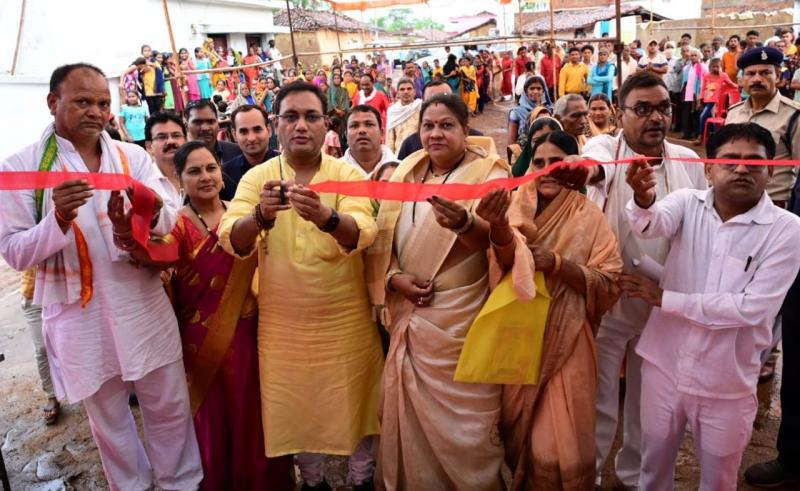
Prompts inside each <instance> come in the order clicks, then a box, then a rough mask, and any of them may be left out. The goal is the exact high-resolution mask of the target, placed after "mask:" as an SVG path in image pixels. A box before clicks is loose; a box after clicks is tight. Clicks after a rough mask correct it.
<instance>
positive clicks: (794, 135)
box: [725, 47, 800, 208]
mask: <svg viewBox="0 0 800 491" xmlns="http://www.w3.org/2000/svg"><path fill="white" fill-rule="evenodd" d="M782 63H783V53H782V52H781V51H780V50H778V49H776V48H766V47H764V48H754V49H749V50H747V51H745V52H744V53H743V54H742V56H740V57H739V60H738V61H737V62H736V64H737V65H738V67H739V68H741V69H742V71H743V74H742V80H743V83H744V89H745V90H746V91H747V93H748V94H750V98H749V99H747V100H746V101H743V102H740V103H738V104H735V105H733V106H731V108H730V109H729V110H728V117H727V118H725V123H726V124H727V123H747V122H751V123H757V124H759V125H761V126H763V127H764V128H766V129H767V130H769V132H770V133H772V137H773V138H774V139H775V147H776V152H775V159H793V160H800V128H799V127H800V124H798V116H797V115H800V103H797V102H794V101H793V100H792V99H789V98H788V97H784V96H782V95H781V94H780V92H778V88H777V86H776V84H777V81H778V70H779V69H780V66H781V64H782ZM796 175H797V170H796V168H794V167H777V168H776V169H775V173H774V174H773V176H772V180H771V181H770V182H769V184H767V193H769V197H770V198H772V201H773V202H774V203H775V204H776V205H777V206H780V207H781V208H786V204H787V202H788V201H789V197H790V195H791V191H792V186H794V181H795V176H796Z"/></svg>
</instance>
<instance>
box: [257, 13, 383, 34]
mask: <svg viewBox="0 0 800 491" xmlns="http://www.w3.org/2000/svg"><path fill="white" fill-rule="evenodd" d="M273 22H274V23H275V25H276V26H286V27H288V26H289V16H288V15H287V14H286V10H285V9H283V10H278V11H276V12H275V18H274V21H273ZM337 25H338V26H339V31H340V32H358V31H367V32H369V31H371V30H372V31H374V30H375V28H374V27H372V26H370V25H368V24H365V23H364V22H359V21H357V20H355V19H353V18H352V17H348V16H346V15H343V14H340V13H337V14H336V20H335V21H334V18H333V12H318V11H314V10H304V9H298V8H293V9H292V28H293V29H294V30H295V31H316V30H318V29H335V28H336V26H337Z"/></svg>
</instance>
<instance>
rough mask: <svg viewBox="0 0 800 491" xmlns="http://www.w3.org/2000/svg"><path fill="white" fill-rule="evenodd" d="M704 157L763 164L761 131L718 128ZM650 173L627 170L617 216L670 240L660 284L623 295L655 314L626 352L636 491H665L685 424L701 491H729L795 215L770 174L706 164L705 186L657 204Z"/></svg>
mask: <svg viewBox="0 0 800 491" xmlns="http://www.w3.org/2000/svg"><path fill="white" fill-rule="evenodd" d="M709 148H710V151H709V157H710V158H714V157H717V158H724V159H746V160H748V161H751V162H757V161H758V160H770V159H772V158H774V155H775V145H774V143H773V142H772V136H771V135H770V132H769V131H767V130H766V129H764V128H762V127H761V126H759V125H757V124H755V123H744V124H733V125H726V126H724V127H723V128H722V129H720V130H719V132H717V133H715V134H714V136H713V137H712V140H711V144H710V146H709ZM651 170H652V169H651V168H649V166H648V165H647V164H644V165H642V166H639V165H636V166H632V168H631V172H629V174H628V176H627V177H628V182H629V183H630V185H631V186H632V187H633V189H635V194H634V199H632V200H630V201H629V202H628V204H627V207H626V213H627V216H628V218H629V220H630V224H631V228H632V229H633V232H634V233H635V234H636V235H637V236H638V237H641V238H643V239H653V238H662V239H667V240H669V242H670V250H669V254H668V255H667V260H666V263H665V264H664V275H663V277H662V279H661V284H660V286H659V285H658V284H656V283H655V282H653V281H649V280H645V281H642V280H641V279H639V278H626V277H625V276H623V278H622V280H621V283H620V284H621V287H622V289H623V290H624V291H625V292H626V293H627V294H628V295H630V296H634V297H637V298H641V299H643V300H644V301H646V302H647V303H648V304H649V305H652V306H653V310H652V312H651V314H650V318H649V319H648V321H647V325H646V326H645V328H644V332H643V333H642V336H641V339H640V340H639V344H638V346H637V348H636V352H637V353H638V354H639V355H640V356H641V357H642V358H644V363H643V365H642V411H641V415H642V478H641V488H642V489H647V490H656V491H658V490H671V489H673V487H674V477H675V459H676V457H677V454H678V448H679V447H680V444H681V441H682V440H683V435H684V432H685V430H686V426H687V423H688V425H689V427H690V428H691V430H692V434H693V435H694V444H695V448H696V454H697V455H698V459H699V461H700V476H701V483H700V490H701V491H704V490H708V491H711V490H713V491H726V490H730V491H733V490H735V489H736V488H737V471H738V469H739V465H740V463H741V459H742V454H743V453H744V450H745V448H746V447H747V444H748V442H749V441H750V435H751V433H752V429H753V421H754V419H755V416H756V410H757V409H758V401H757V399H756V387H757V384H758V375H759V371H760V369H761V360H760V354H761V351H763V350H764V349H766V348H768V347H769V346H771V343H772V325H773V322H774V320H775V317H776V316H777V314H778V310H779V309H780V307H781V304H782V303H783V299H784V297H785V296H786V292H787V291H788V289H789V286H790V285H791V284H792V282H793V280H794V278H795V276H796V275H797V271H798V269H800V255H798V254H797V244H798V242H800V218H798V217H797V216H795V215H793V214H791V213H789V212H788V211H785V210H783V209H781V208H779V207H777V206H774V205H773V204H772V201H771V200H770V198H769V195H768V194H767V193H766V192H765V188H766V186H767V182H768V180H769V178H770V177H771V175H772V168H767V167H766V166H748V165H735V164H734V165H730V164H723V165H711V164H708V165H706V175H707V176H708V177H709V180H710V182H711V185H712V188H711V189H709V190H707V191H699V190H694V189H681V190H678V191H675V192H673V193H671V194H670V195H669V196H667V197H665V198H663V199H661V200H660V201H658V202H655V193H654V192H653V188H652V185H653V180H652V177H651V176H652V175H651V174H650V175H648V174H649V173H650V171H651Z"/></svg>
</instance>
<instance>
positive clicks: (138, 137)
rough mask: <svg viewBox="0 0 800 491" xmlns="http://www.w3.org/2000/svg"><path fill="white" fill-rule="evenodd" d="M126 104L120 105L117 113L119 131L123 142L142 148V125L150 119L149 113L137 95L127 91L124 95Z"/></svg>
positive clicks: (135, 92)
mask: <svg viewBox="0 0 800 491" xmlns="http://www.w3.org/2000/svg"><path fill="white" fill-rule="evenodd" d="M125 101H126V102H127V104H123V105H122V109H121V110H120V112H119V129H120V131H121V133H122V138H123V139H124V140H125V141H129V142H131V143H135V144H137V145H139V146H140V147H142V148H144V125H145V122H146V121H147V118H149V117H150V111H149V109H148V108H147V106H146V105H144V104H142V102H141V100H140V99H139V93H138V92H137V91H135V90H129V91H127V92H126V94H125Z"/></svg>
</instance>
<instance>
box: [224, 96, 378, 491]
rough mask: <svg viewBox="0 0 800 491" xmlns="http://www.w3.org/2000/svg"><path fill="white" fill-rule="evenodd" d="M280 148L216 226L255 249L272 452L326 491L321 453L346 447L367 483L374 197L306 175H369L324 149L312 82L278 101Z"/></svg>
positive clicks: (358, 480) (236, 245)
mask: <svg viewBox="0 0 800 491" xmlns="http://www.w3.org/2000/svg"><path fill="white" fill-rule="evenodd" d="M274 107H275V111H276V113H277V117H278V124H277V133H278V139H279V140H280V142H281V146H282V148H283V149H284V152H283V153H282V154H281V155H279V156H278V157H275V158H272V159H270V160H268V161H267V162H265V163H264V164H261V165H258V166H256V167H253V168H252V169H250V170H249V171H248V172H247V173H246V174H245V175H244V176H243V177H242V179H241V180H240V181H239V186H238V188H237V190H236V195H235V197H234V198H233V201H231V203H230V205H229V207H228V211H227V212H226V213H225V215H224V216H223V218H222V221H221V222H220V226H219V237H220V244H221V245H222V247H223V248H224V249H225V250H226V251H228V252H229V253H231V254H233V255H235V256H239V257H246V256H249V255H251V254H253V253H254V252H255V253H257V254H258V307H259V308H258V311H259V319H258V321H259V328H258V329H259V330H258V353H259V358H260V360H259V368H260V376H261V401H262V409H263V415H264V418H263V420H264V432H265V441H266V454H267V457H277V456H281V455H291V454H298V455H297V462H298V465H299V467H300V473H301V475H302V478H303V482H304V485H303V489H304V490H329V489H331V488H330V486H329V485H328V483H327V482H326V481H325V473H324V468H325V465H324V464H325V462H324V454H336V455H350V475H349V478H350V480H351V481H352V482H353V483H354V484H355V489H360V490H363V489H372V474H373V468H374V460H373V456H372V438H371V436H372V435H376V434H378V432H379V425H378V401H379V397H380V387H381V373H382V367H383V353H382V350H381V344H380V338H379V336H378V330H377V328H376V326H375V323H374V322H373V320H372V316H371V310H370V304H369V300H368V297H367V290H366V285H365V283H364V264H363V255H362V251H363V250H364V249H365V248H366V247H368V246H369V245H371V244H372V242H373V241H374V240H375V237H376V235H377V231H378V229H377V226H376V224H375V221H374V220H373V218H372V206H371V204H370V201H369V199H367V198H355V197H349V196H341V195H337V194H318V193H316V192H314V191H311V190H309V189H308V187H307V186H308V184H310V183H311V182H315V183H316V182H322V181H327V180H334V181H363V179H364V172H363V171H362V170H360V169H358V168H357V167H355V166H354V165H351V164H349V163H347V162H344V161H342V160H339V159H334V158H333V157H330V156H329V155H326V154H324V153H323V152H322V144H323V142H324V140H325V133H326V132H327V122H326V119H325V116H324V115H325V114H326V112H327V100H326V97H325V96H324V95H323V94H322V92H321V91H320V89H319V88H318V87H317V86H316V85H314V84H309V83H307V82H302V81H300V82H293V83H291V84H288V85H286V86H285V87H282V88H281V91H280V94H279V95H278V97H277V99H276V100H275V105H274Z"/></svg>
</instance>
